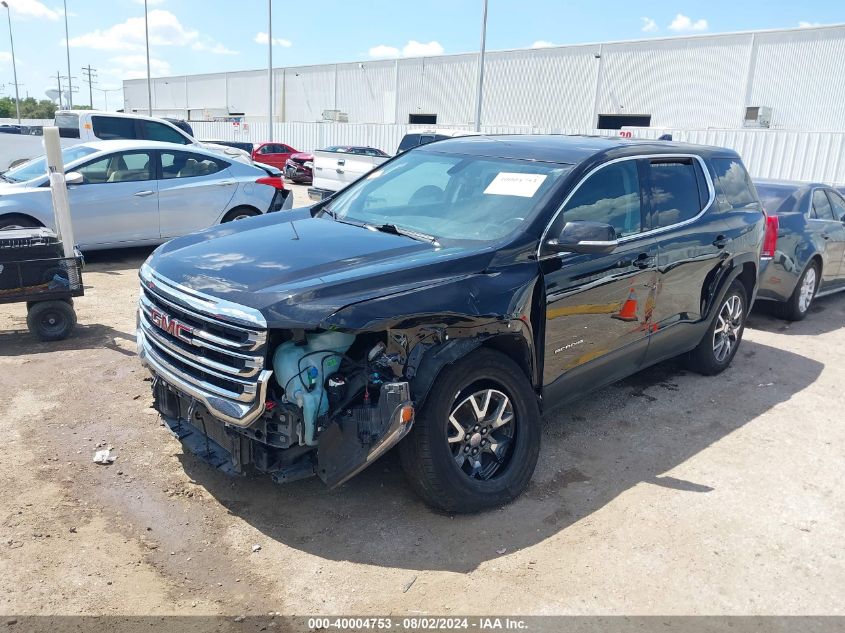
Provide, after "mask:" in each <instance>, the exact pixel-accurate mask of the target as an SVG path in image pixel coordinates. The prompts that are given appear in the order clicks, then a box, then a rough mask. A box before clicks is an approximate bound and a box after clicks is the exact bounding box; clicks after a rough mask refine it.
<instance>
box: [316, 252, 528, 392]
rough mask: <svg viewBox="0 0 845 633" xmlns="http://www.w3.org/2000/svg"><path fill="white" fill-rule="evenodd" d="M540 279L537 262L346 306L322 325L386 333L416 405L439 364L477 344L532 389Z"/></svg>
mask: <svg viewBox="0 0 845 633" xmlns="http://www.w3.org/2000/svg"><path fill="white" fill-rule="evenodd" d="M538 274H539V270H538V268H537V266H536V263H532V262H525V263H521V264H517V265H514V266H509V267H507V268H505V269H502V270H499V271H495V272H484V273H478V274H472V275H466V276H463V277H459V278H454V279H450V280H446V281H444V282H440V283H437V284H434V285H429V286H425V287H422V288H416V289H412V290H408V291H405V292H400V293H396V294H392V295H389V296H385V297H379V298H375V299H369V300H365V301H361V302H359V303H354V304H351V305H348V306H346V307H344V308H342V309H340V310H338V311H337V312H335V313H334V314H332V315H331V316H330V317H328V318H327V319H325V321H324V322H323V323H321V325H320V327H321V328H323V329H342V330H345V331H353V332H384V333H385V334H386V339H387V354H388V356H389V358H391V362H392V367H393V370H394V372H395V373H396V375H397V377H399V376H402V377H404V378H405V379H407V380H409V381H410V382H411V388H412V393H413V396H414V401H415V402H416V403H417V405H418V406H419V405H420V404H421V402H422V401H423V400H424V399H425V396H426V394H427V393H428V390H429V389H430V388H431V385H432V384H433V382H434V380H435V379H436V378H437V376H438V374H439V373H440V371H441V370H442V369H443V367H445V366H446V365H449V364H451V363H454V362H456V361H458V360H460V359H461V358H463V357H464V356H466V355H467V354H469V353H470V352H472V351H473V350H475V349H477V348H478V347H480V346H482V345H491V346H493V347H495V348H496V349H498V350H499V351H502V352H503V353H506V354H508V355H510V356H512V357H514V360H515V361H516V362H517V363H518V364H519V365H520V366H521V367H523V369H524V370H525V372H526V376H527V378H528V379H529V381H531V383H532V384H533V385H535V386H536V381H537V376H538V375H539V370H538V358H537V349H538V342H537V333H536V332H535V328H534V326H533V325H532V323H533V321H532V313H533V312H534V311H535V309H536V306H537V305H538V304H537V302H536V297H535V288H537V287H541V285H540V286H538V284H537V283H536V282H537V279H538Z"/></svg>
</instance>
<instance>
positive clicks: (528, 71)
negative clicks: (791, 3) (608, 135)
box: [123, 25, 845, 131]
mask: <svg viewBox="0 0 845 633" xmlns="http://www.w3.org/2000/svg"><path fill="white" fill-rule="evenodd" d="M477 64H478V54H477V53H472V54H461V55H442V56H437V57H422V58H405V59H396V60H378V61H373V60H368V61H363V62H351V63H337V64H322V65H318V66H297V67H288V68H275V69H274V70H273V77H274V120H275V121H277V122H280V123H281V122H291V121H305V122H315V121H321V120H327V119H329V120H335V121H343V122H349V123H382V124H402V125H406V124H414V123H421V124H429V125H431V124H436V125H447V126H448V125H468V124H472V123H473V122H474V121H473V119H474V115H475V95H476V83H475V82H476V76H477ZM123 91H124V109H125V110H126V111H127V112H130V111H132V112H141V113H145V112H146V111H147V108H148V102H147V84H146V80H145V79H136V80H130V81H125V82H124V84H123ZM267 91H268V81H267V70H266V69H264V70H252V71H242V72H229V73H213V74H205V75H188V76H176V77H160V78H156V79H153V81H152V109H153V114H154V115H157V116H174V117H179V118H186V119H188V120H192V121H203V120H205V121H213V120H217V121H220V120H224V121H225V120H235V119H237V118H240V119H241V120H243V121H245V122H259V121H266V119H267V115H268V112H267V110H268V101H269V99H268V97H269V95H268V94H267ZM481 118H482V123H483V124H484V125H488V126H490V125H497V126H511V127H524V128H525V129H526V130H544V131H566V130H579V129H581V130H584V129H596V128H598V129H618V128H619V127H621V126H623V125H627V126H631V125H636V126H646V127H654V128H674V129H683V128H686V129H699V130H702V129H713V128H741V127H771V128H776V129H782V130H805V131H806V130H813V131H841V130H843V129H845V25H835V26H824V27H811V28H800V29H786V30H772V31H756V32H745V33H729V34H721V35H698V36H692V37H673V38H662V39H647V40H639V41H628V42H611V43H602V44H583V45H577V46H560V47H553V48H537V49H524V50H509V51H497V52H489V53H488V54H487V56H486V63H485V80H484V99H483V109H482V117H481Z"/></svg>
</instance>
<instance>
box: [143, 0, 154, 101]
mask: <svg viewBox="0 0 845 633" xmlns="http://www.w3.org/2000/svg"><path fill="white" fill-rule="evenodd" d="M144 41H145V42H146V44H147V105H148V109H149V115H150V116H152V115H153V83H152V80H151V79H150V22H149V18H148V17H147V0H144Z"/></svg>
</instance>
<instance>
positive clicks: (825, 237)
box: [822, 233, 830, 240]
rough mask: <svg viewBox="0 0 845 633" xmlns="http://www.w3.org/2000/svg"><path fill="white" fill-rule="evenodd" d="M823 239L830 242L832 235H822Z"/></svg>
mask: <svg viewBox="0 0 845 633" xmlns="http://www.w3.org/2000/svg"><path fill="white" fill-rule="evenodd" d="M822 239H824V240H829V239H830V233H822Z"/></svg>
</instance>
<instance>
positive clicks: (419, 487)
mask: <svg viewBox="0 0 845 633" xmlns="http://www.w3.org/2000/svg"><path fill="white" fill-rule="evenodd" d="M539 453H540V410H539V406H538V404H537V397H536V395H535V394H534V391H533V389H532V388H531V384H530V383H529V381H528V379H527V378H526V377H525V374H524V373H523V372H522V370H521V369H520V367H519V366H518V365H517V364H516V363H514V362H513V361H512V360H511V359H510V358H508V357H507V356H504V355H503V354H500V353H498V352H495V351H492V350H487V349H482V350H479V351H477V352H474V353H473V354H471V355H470V356H468V357H466V358H465V359H464V360H462V361H460V362H458V363H456V364H454V365H451V366H449V367H446V368H445V369H444V370H443V371H442V372H441V374H440V375H439V376H438V377H437V380H436V381H435V383H434V385H433V387H432V388H431V391H430V393H429V395H428V398H427V399H426V403H425V406H424V407H423V408H422V411H421V412H420V413H419V415H418V417H417V421H416V422H415V424H414V428H413V429H412V431H411V433H410V435H409V436H408V437H407V438H406V439H405V440H404V441H403V442H402V443H401V444H400V445H399V454H400V457H401V460H402V466H403V469H404V470H405V473H406V475H407V477H408V481H409V482H410V484H411V486H412V487H413V488H414V490H415V491H416V492H417V493H418V494H419V495H420V496H421V497H422V498H423V499H424V500H425V501H426V502H427V503H428V504H430V505H432V506H434V507H435V508H439V509H441V510H445V511H446V512H456V513H464V512H477V511H479V510H483V509H486V508H492V507H495V506H500V505H502V504H504V503H507V502H508V501H511V500H512V499H514V498H515V497H517V496H518V495H519V494H520V493H521V492H522V491H523V490H524V489H525V487H526V486H527V485H528V483H529V481H530V480H531V475H532V474H533V473H534V468H535V466H536V465H537V458H538V456H539Z"/></svg>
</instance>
